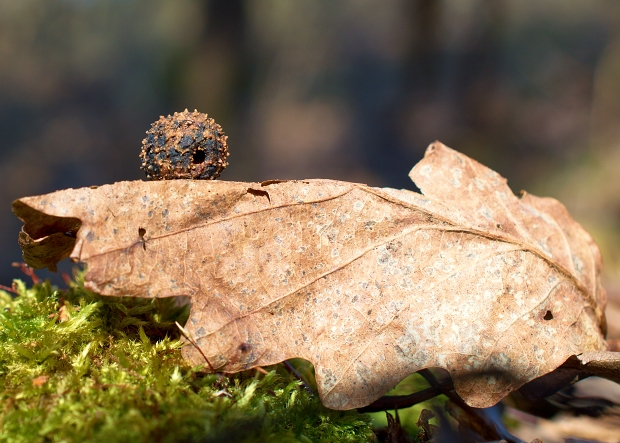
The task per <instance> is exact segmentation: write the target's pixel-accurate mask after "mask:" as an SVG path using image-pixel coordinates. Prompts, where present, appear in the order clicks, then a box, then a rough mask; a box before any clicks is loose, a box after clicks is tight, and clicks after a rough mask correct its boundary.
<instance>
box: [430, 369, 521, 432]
mask: <svg viewBox="0 0 620 443" xmlns="http://www.w3.org/2000/svg"><path fill="white" fill-rule="evenodd" d="M418 374H420V375H421V376H422V377H424V378H425V379H426V381H427V382H428V383H429V384H430V385H431V386H432V387H434V388H436V389H439V390H441V391H442V394H444V395H445V396H446V397H448V398H449V399H450V400H452V402H453V403H454V404H456V405H457V406H458V407H459V408H460V409H461V410H462V411H463V412H465V413H466V414H467V415H469V416H470V417H472V419H474V420H475V421H476V422H477V423H478V424H479V425H480V427H481V428H482V429H484V430H485V431H486V433H487V435H483V436H482V437H485V438H491V439H493V440H500V439H504V440H506V441H508V442H510V443H522V440H520V439H519V438H517V437H515V436H514V435H512V434H510V433H509V432H508V431H506V430H505V429H503V426H502V428H501V429H499V428H498V426H497V424H496V423H495V422H494V421H493V420H491V419H490V417H489V416H488V414H486V413H485V410H484V409H476V408H472V407H471V406H469V405H468V404H467V403H465V401H463V399H462V398H461V397H459V396H458V395H457V394H456V393H455V392H452V391H451V390H447V389H445V388H444V387H443V386H442V385H441V383H439V381H437V379H436V378H435V376H434V375H433V373H432V372H431V371H430V370H429V369H422V370H420V371H418Z"/></svg>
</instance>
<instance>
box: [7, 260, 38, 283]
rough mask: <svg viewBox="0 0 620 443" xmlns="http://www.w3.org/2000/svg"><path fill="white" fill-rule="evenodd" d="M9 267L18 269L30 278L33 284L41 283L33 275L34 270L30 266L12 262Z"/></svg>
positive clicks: (35, 275)
mask: <svg viewBox="0 0 620 443" xmlns="http://www.w3.org/2000/svg"><path fill="white" fill-rule="evenodd" d="M11 266H13V267H15V268H19V270H20V271H22V272H23V273H24V274H26V275H27V276H28V277H30V278H31V279H32V283H33V284H35V285H38V284H39V283H41V279H40V278H39V277H38V276H37V274H35V273H34V270H33V269H32V268H31V267H30V266H28V265H27V264H26V263H24V262H13V263H11Z"/></svg>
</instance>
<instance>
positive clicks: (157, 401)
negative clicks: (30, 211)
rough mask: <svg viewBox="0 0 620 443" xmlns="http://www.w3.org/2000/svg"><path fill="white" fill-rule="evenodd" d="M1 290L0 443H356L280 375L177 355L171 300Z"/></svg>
mask: <svg viewBox="0 0 620 443" xmlns="http://www.w3.org/2000/svg"><path fill="white" fill-rule="evenodd" d="M15 288H16V290H17V292H18V293H19V295H18V296H17V297H12V296H11V295H9V294H7V293H5V292H2V291H0V343H2V345H1V346H0V442H48V441H49V442H82V441H90V442H99V441H101V442H106V443H109V442H125V441H127V442H132V443H138V442H142V441H144V442H153V441H157V442H205V443H206V442H237V441H238V442H263V441H270V442H332V441H333V442H360V441H372V440H373V439H374V434H373V433H372V431H371V428H370V420H369V418H368V416H366V415H362V414H358V413H357V412H355V411H347V412H341V411H332V410H329V409H326V408H324V407H323V406H322V405H321V403H320V400H319V398H318V396H316V395H313V394H310V393H308V392H307V391H306V390H304V389H303V387H302V386H300V383H299V382H298V381H297V380H295V379H294V378H293V377H292V376H291V375H289V374H288V372H286V371H284V370H283V368H282V367H281V366H275V367H273V368H270V369H271V371H270V372H269V373H268V374H267V375H263V374H260V373H259V372H256V371H248V372H245V373H239V374H235V375H231V376H219V375H213V374H210V375H207V374H204V373H202V372H201V371H200V369H201V368H200V367H196V368H192V367H190V366H188V365H187V363H185V362H184V360H183V359H182V357H181V353H180V348H181V341H180V340H179V336H178V332H177V331H176V328H175V326H174V323H173V322H174V321H175V320H177V321H182V320H183V317H185V318H186V317H187V306H179V305H178V304H177V302H176V300H174V299H158V300H157V299H156V300H153V299H131V298H120V299H119V298H111V297H100V296H97V295H96V294H93V293H91V292H89V291H86V290H85V289H84V288H83V286H82V284H81V283H80V278H79V277H78V278H77V280H76V283H73V284H72V285H71V287H70V288H69V289H68V290H64V291H60V290H56V289H54V288H53V287H52V286H51V285H50V284H49V283H43V284H38V285H34V287H32V288H27V287H26V285H25V284H24V283H22V282H20V281H16V282H15Z"/></svg>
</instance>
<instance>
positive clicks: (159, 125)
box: [140, 109, 228, 180]
mask: <svg viewBox="0 0 620 443" xmlns="http://www.w3.org/2000/svg"><path fill="white" fill-rule="evenodd" d="M146 134H147V136H146V138H145V139H144V140H142V151H141V152H140V159H141V160H142V165H141V166H140V169H142V170H143V171H144V172H145V173H146V177H147V178H148V179H150V180H172V179H195V180H215V179H216V178H218V177H219V176H220V173H221V172H222V171H223V170H224V168H225V167H226V166H228V162H227V161H226V157H228V145H227V144H226V140H227V139H228V137H227V136H226V135H224V131H222V127H221V126H220V125H218V124H217V123H215V121H214V120H213V119H212V118H209V117H208V116H207V114H203V113H201V112H198V111H196V110H195V111H194V112H189V111H188V110H187V109H186V110H185V111H183V112H175V113H174V115H172V116H170V115H168V117H164V116H161V117H160V118H159V120H158V121H156V122H155V123H153V124H152V125H151V129H149V130H148V131H146Z"/></svg>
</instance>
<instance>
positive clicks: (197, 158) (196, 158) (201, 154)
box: [192, 150, 207, 165]
mask: <svg viewBox="0 0 620 443" xmlns="http://www.w3.org/2000/svg"><path fill="white" fill-rule="evenodd" d="M206 159H207V154H206V153H205V151H202V150H201V151H196V152H194V153H193V154H192V163H193V164H195V165H196V164H198V163H204V161H205V160H206Z"/></svg>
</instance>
